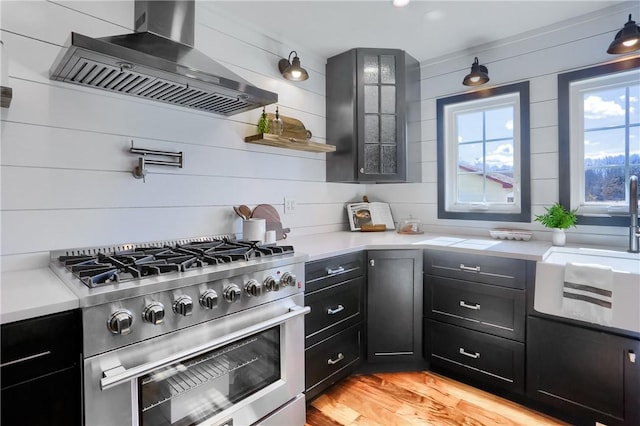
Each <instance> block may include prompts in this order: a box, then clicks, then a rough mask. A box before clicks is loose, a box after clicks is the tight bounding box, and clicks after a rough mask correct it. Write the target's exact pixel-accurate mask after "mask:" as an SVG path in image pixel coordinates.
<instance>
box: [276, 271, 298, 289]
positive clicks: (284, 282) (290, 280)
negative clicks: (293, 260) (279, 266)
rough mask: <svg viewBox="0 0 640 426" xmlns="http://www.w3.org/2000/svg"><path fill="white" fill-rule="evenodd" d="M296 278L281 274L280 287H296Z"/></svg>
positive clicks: (291, 275)
mask: <svg viewBox="0 0 640 426" xmlns="http://www.w3.org/2000/svg"><path fill="white" fill-rule="evenodd" d="M296 280H297V279H296V276H295V275H293V274H291V273H289V272H285V273H284V274H282V278H280V285H281V286H282V287H286V286H288V285H290V286H295V285H296Z"/></svg>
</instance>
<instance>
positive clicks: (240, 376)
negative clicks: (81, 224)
mask: <svg viewBox="0 0 640 426" xmlns="http://www.w3.org/2000/svg"><path fill="white" fill-rule="evenodd" d="M305 260H306V256H305V255H299V254H296V253H295V252H294V250H293V247H291V246H275V245H271V246H260V245H256V244H255V243H254V242H242V241H234V240H233V239H231V238H230V237H228V236H217V237H204V238H197V239H189V240H181V241H166V242H154V243H143V244H128V245H121V246H117V247H102V248H84V249H74V250H65V251H58V252H52V254H51V265H50V267H51V269H52V270H53V271H54V272H55V273H56V274H57V275H58V276H59V277H60V278H61V279H62V280H63V281H64V282H65V283H66V284H67V285H68V286H69V288H71V290H72V291H73V292H74V293H75V294H76V295H77V296H78V298H79V300H80V306H81V309H82V321H83V358H84V370H83V375H84V379H83V381H84V419H85V424H86V425H100V426H110V425H114V426H122V425H154V426H156V425H158V426H160V425H195V424H202V425H216V426H217V425H228V426H232V425H235V426H238V425H252V424H264V425H278V426H281V425H302V424H304V422H305V403H304V397H303V395H302V392H303V390H304V315H305V314H306V313H308V312H309V308H306V307H304V296H303V293H304V261H305Z"/></svg>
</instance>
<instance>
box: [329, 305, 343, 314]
mask: <svg viewBox="0 0 640 426" xmlns="http://www.w3.org/2000/svg"><path fill="white" fill-rule="evenodd" d="M340 311H344V306H342V305H338V307H336V308H335V309H331V308H329V309H327V315H335V314H337V313H338V312H340Z"/></svg>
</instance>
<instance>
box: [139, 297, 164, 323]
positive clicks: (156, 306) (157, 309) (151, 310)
mask: <svg viewBox="0 0 640 426" xmlns="http://www.w3.org/2000/svg"><path fill="white" fill-rule="evenodd" d="M142 319H143V320H144V321H146V322H150V323H151V324H156V325H157V324H161V323H162V321H163V320H164V305H163V304H162V303H160V302H151V303H149V304H148V305H147V306H146V307H145V308H144V310H143V311H142Z"/></svg>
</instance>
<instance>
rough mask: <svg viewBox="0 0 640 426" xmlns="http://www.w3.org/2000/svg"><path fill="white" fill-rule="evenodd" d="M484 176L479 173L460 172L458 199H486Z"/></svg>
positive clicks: (463, 201) (469, 200) (478, 201)
mask: <svg viewBox="0 0 640 426" xmlns="http://www.w3.org/2000/svg"><path fill="white" fill-rule="evenodd" d="M483 192H484V177H483V176H482V174H477V173H460V174H458V201H459V202H461V203H473V202H475V203H481V202H483V201H484V194H483Z"/></svg>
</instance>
